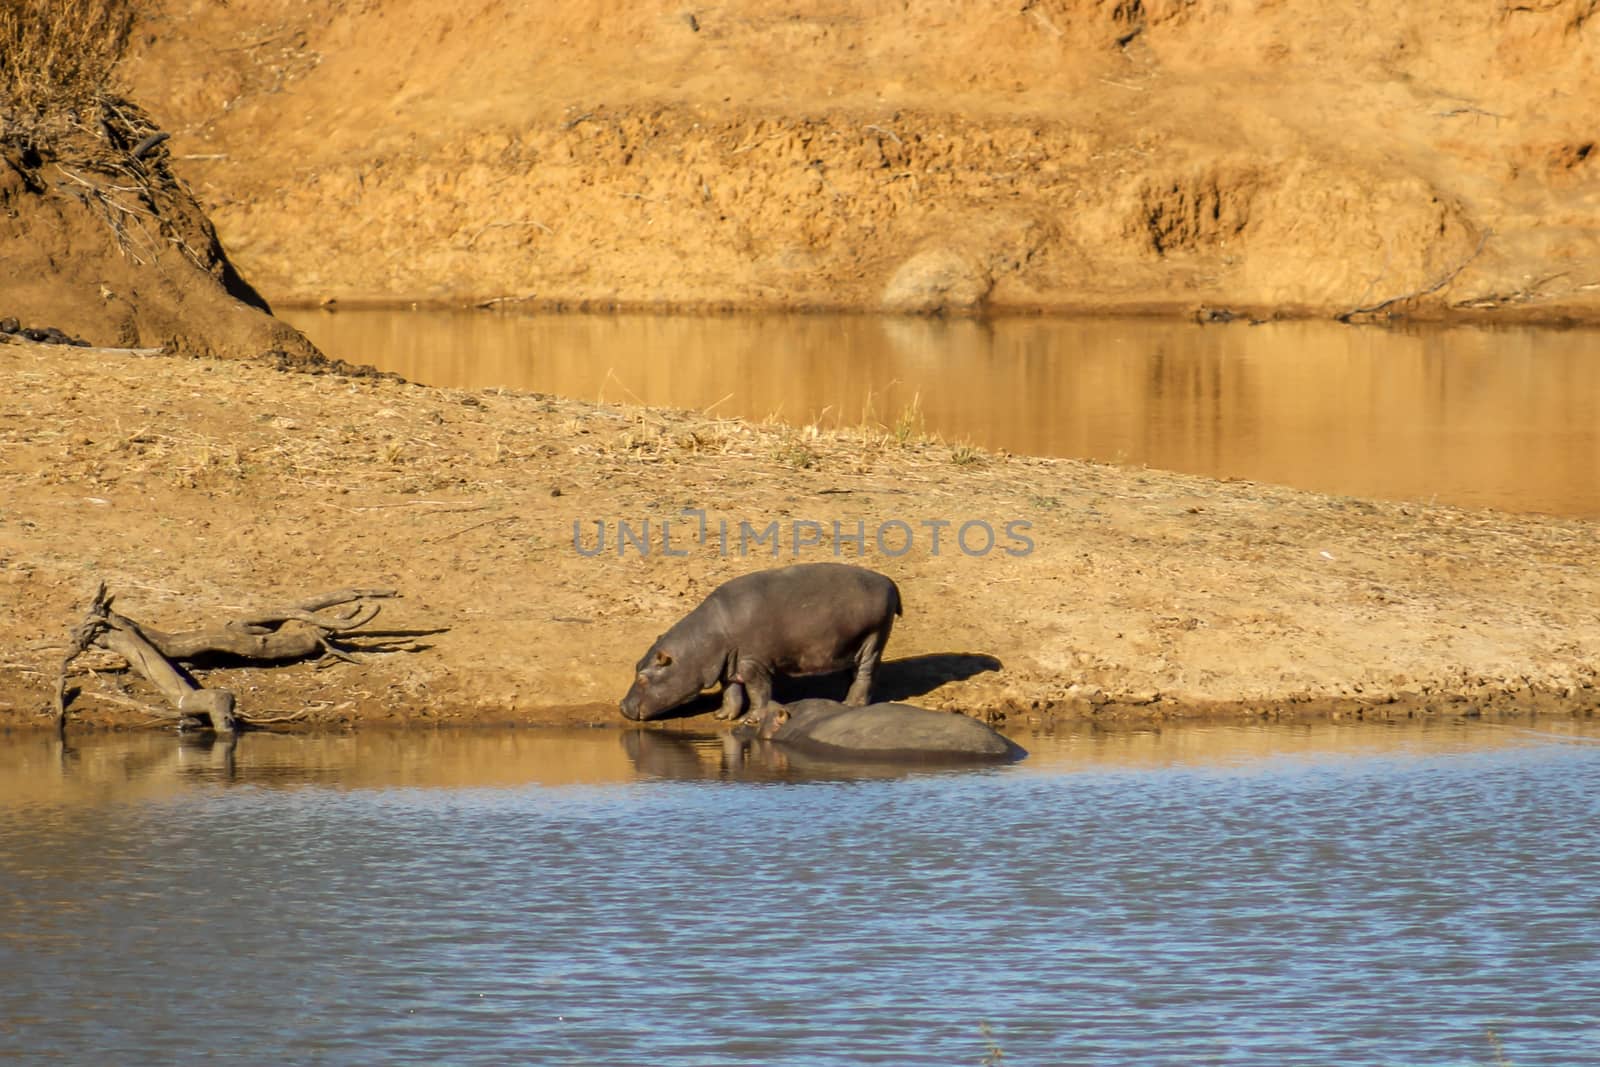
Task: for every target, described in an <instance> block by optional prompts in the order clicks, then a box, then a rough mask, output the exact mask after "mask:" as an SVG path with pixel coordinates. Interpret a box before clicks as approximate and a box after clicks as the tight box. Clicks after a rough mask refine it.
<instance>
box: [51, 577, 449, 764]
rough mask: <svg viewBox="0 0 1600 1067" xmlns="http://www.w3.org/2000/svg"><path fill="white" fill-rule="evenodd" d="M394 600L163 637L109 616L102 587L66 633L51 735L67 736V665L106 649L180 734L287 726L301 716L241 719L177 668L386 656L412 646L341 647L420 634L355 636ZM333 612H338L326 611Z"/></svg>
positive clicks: (359, 597) (343, 600) (385, 594)
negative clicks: (154, 697)
mask: <svg viewBox="0 0 1600 1067" xmlns="http://www.w3.org/2000/svg"><path fill="white" fill-rule="evenodd" d="M398 595H399V594H398V593H397V592H396V591H395V590H393V589H338V590H335V591H333V592H331V593H323V594H321V595H320V596H315V597H311V598H309V599H306V600H303V601H300V602H298V603H294V604H289V605H286V606H284V607H280V608H272V609H268V610H265V611H255V612H251V613H249V614H246V615H243V616H241V617H239V618H236V619H232V620H230V621H228V622H224V623H219V624H217V625H214V626H209V627H205V628H203V629H198V630H183V631H179V632H177V633H167V632H165V631H162V630H157V629H155V628H153V627H148V626H143V625H141V624H140V623H137V622H135V621H134V620H132V619H130V618H128V617H127V616H125V615H119V614H117V613H116V612H114V611H112V610H111V601H112V597H111V596H110V595H109V594H108V593H107V592H106V585H105V583H104V582H101V583H99V585H98V586H97V588H96V589H95V593H94V596H93V598H92V599H91V600H90V603H89V609H88V611H87V613H86V614H85V615H84V618H83V621H82V622H80V623H79V624H78V625H77V627H76V628H74V630H73V631H72V640H71V643H70V644H69V646H68V649H67V654H66V657H65V658H64V659H63V660H62V661H61V670H60V673H59V675H58V677H57V679H56V702H55V710H56V730H57V732H65V730H66V724H67V705H68V703H69V698H68V695H67V670H68V668H69V667H70V666H71V664H72V661H73V660H75V659H76V658H77V657H78V656H80V655H82V654H83V653H84V652H86V651H88V650H89V649H91V648H101V649H106V650H108V651H111V652H115V653H116V654H117V655H119V656H121V657H122V658H123V659H125V660H127V661H128V666H130V667H132V668H133V669H134V670H135V671H137V672H139V673H140V674H141V675H143V676H144V677H145V678H146V679H147V680H149V682H150V683H151V684H152V685H154V686H155V687H156V689H157V690H158V691H159V692H160V693H161V695H162V696H163V697H165V698H166V701H167V703H168V704H169V705H170V706H171V710H166V711H158V712H157V713H158V714H161V715H163V716H165V717H166V718H169V719H173V720H176V721H177V722H178V724H179V727H180V728H183V727H186V726H193V725H204V726H209V727H210V728H211V729H213V730H216V731H218V732H220V733H233V732H235V731H237V730H240V729H247V728H249V727H251V726H260V725H266V724H268V723H279V722H292V721H293V720H295V719H297V718H299V717H301V714H303V713H295V714H290V715H280V716H275V717H273V718H270V719H260V718H258V719H249V718H246V717H245V716H243V715H241V714H239V712H238V711H237V709H236V699H235V697H234V694H233V693H231V692H230V691H228V690H226V689H205V688H202V687H201V686H200V684H199V683H198V682H196V681H195V680H194V678H193V677H192V676H191V675H190V674H189V673H188V672H187V671H186V670H184V669H183V667H182V666H180V664H182V663H188V664H191V665H192V664H197V663H201V662H205V661H209V660H213V659H232V660H244V661H246V662H250V663H283V662H288V661H294V660H303V659H307V658H309V657H313V656H315V657H317V658H318V659H319V661H322V662H324V663H325V662H326V661H327V660H328V659H329V658H332V659H337V660H342V661H344V662H349V663H354V662H357V661H356V659H355V657H354V656H353V655H352V654H351V653H352V652H354V651H367V652H387V651H395V650H397V649H400V648H404V647H414V646H406V645H396V644H392V643H390V644H378V645H372V644H368V645H364V646H362V647H361V648H360V649H356V648H353V647H352V646H350V645H349V644H348V642H347V640H346V638H347V637H350V636H360V637H363V638H368V637H379V636H382V637H395V636H414V635H415V634H416V633H419V631H387V632H379V631H364V632H362V633H360V634H357V633H356V631H359V630H361V628H362V627H364V626H366V625H367V624H368V623H370V622H371V621H372V620H373V619H374V618H376V617H377V615H378V612H379V611H380V610H382V606H381V605H379V604H376V603H372V601H375V600H386V599H389V598H392V597H396V596H398ZM333 608H338V609H340V610H338V611H330V610H329V609H333ZM319 665H320V664H319ZM152 710H154V709H152Z"/></svg>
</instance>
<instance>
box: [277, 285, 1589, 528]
mask: <svg viewBox="0 0 1600 1067" xmlns="http://www.w3.org/2000/svg"><path fill="white" fill-rule="evenodd" d="M283 317H284V318H286V319H287V320H288V321H289V322H291V323H292V324H294V325H295V326H298V327H299V328H301V329H302V330H304V331H305V332H306V333H307V334H308V335H309V336H310V337H311V339H312V340H313V341H315V342H316V343H317V344H318V345H320V346H321V347H322V348H323V349H324V351H326V352H328V353H329V354H330V355H332V356H337V357H341V358H344V359H348V360H351V361H355V362H362V363H372V364H375V365H377V366H379V367H383V368H385V369H389V370H394V371H396V372H398V373H400V374H402V375H404V376H406V377H407V378H410V379H412V380H414V381H419V382H425V383H428V384H433V385H445V386H461V387H472V388H484V387H493V386H505V387H508V388H514V389H520V390H529V391H534V392H544V393H552V394H556V395H561V396H568V397H576V398H579V399H583V400H608V401H613V402H635V403H645V404H658V405H667V406H672V407H682V408H695V409H704V410H709V411H711V412H713V413H716V414H725V415H739V416H743V417H746V418H754V419H764V418H767V417H769V416H774V417H777V418H780V419H783V420H786V421H789V422H793V423H801V424H806V423H811V422H818V423H821V424H823V425H841V424H848V425H853V424H859V423H862V422H867V423H869V424H881V425H885V426H894V425H896V424H898V423H900V422H901V421H902V420H905V422H906V425H908V426H913V427H920V428H922V429H925V430H927V431H929V432H933V433H937V434H939V435H941V436H942V437H944V438H945V439H946V440H949V441H953V442H963V441H964V442H969V443H972V444H976V445H979V446H982V447H985V448H990V449H1007V450H1009V451H1012V452H1015V453H1018V454H1026V455H1048V456H1075V457H1080V458H1087V459H1098V460H1104V461H1108V462H1115V463H1128V464H1135V465H1138V464H1145V465H1148V466H1151V467H1157V468H1161V469H1166V470H1176V471H1185V472H1188V473H1192V474H1203V475H1207V476H1210V477H1218V478H1245V479H1250V480H1254V481H1266V482H1277V483H1281V484H1286V485H1294V486H1299V487H1301V488H1306V489H1314V490H1318V491H1322V492H1328V493H1336V494H1341V495H1349V496H1361V497H1376V498H1386V499H1394V500H1419V501H1437V502H1440V503H1449V504H1460V505H1465V506H1473V507H1480V506H1481V507H1494V508H1500V509H1504V510H1510V511H1524V512H1544V513H1550V514H1560V515H1577V516H1590V517H1600V330H1559V329H1549V328H1543V329H1541V328H1534V327H1505V328H1495V329H1487V328H1469V327H1455V328H1437V327H1434V328H1417V329H1407V330H1400V329H1382V328H1375V327H1351V326H1344V325H1341V324H1338V323H1333V322H1283V323H1267V324H1263V325H1260V326H1249V325H1245V324H1242V323H1234V324H1230V325H1227V326H1205V327H1202V326H1197V325H1194V324H1192V323H1182V322H1171V321H1158V320H1116V321H1085V320H1080V319H1050V318H1001V319H996V320H992V321H984V322H979V321H968V320H956V321H942V320H938V319H917V318H901V317H875V316H864V315H861V316H841V315H807V316H795V315H788V316H774V315H767V316H730V317H710V316H649V315H614V316H611V315H576V314H574V315H511V314H493V313H487V312H471V311H455V312H407V311H358V312H338V313H334V314H329V313H326V312H321V311H291V312H285V313H284V316H283Z"/></svg>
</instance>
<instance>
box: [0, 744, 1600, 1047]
mask: <svg viewBox="0 0 1600 1067" xmlns="http://www.w3.org/2000/svg"><path fill="white" fill-rule="evenodd" d="M1491 739H1492V740H1493V742H1494V743H1493V744H1486V743H1479V742H1480V739H1478V738H1477V736H1476V735H1474V734H1472V733H1471V732H1470V731H1463V732H1462V733H1460V735H1459V736H1457V737H1454V738H1453V740H1452V742H1451V743H1449V744H1445V745H1437V744H1430V745H1426V746H1411V745H1408V744H1406V743H1403V742H1401V743H1396V744H1394V745H1386V746H1384V747H1382V748H1378V749H1373V750H1370V751H1355V752H1351V751H1329V752H1326V753H1320V752H1318V751H1316V750H1315V749H1312V750H1306V751H1299V752H1296V753H1295V754H1293V755H1291V756H1273V755H1265V756H1259V757H1254V758H1248V759H1224V760H1217V761H1209V762H1208V761H1204V760H1201V761H1189V760H1183V759H1172V760H1160V759H1157V760H1151V761H1145V762H1142V763H1131V764H1130V763H1127V762H1122V763H1106V762H1100V761H1097V760H1096V759H1094V758H1085V757H1083V756H1081V755H1080V754H1079V752H1080V750H1079V749H1077V748H1073V747H1071V746H1069V745H1068V744H1066V743H1065V742H1062V741H1059V740H1054V739H1051V738H1047V737H1038V738H1024V739H1023V740H1024V743H1025V744H1027V746H1028V747H1029V748H1030V749H1032V750H1033V756H1032V758H1031V759H1030V760H1028V761H1026V762H1024V763H1022V764H1019V765H1016V766H1010V767H1005V768H1000V769H990V770H982V771H977V772H970V773H957V772H945V773H919V774H908V775H899V776H893V775H885V776H853V775H851V774H848V773H843V772H839V773H830V774H826V775H811V776H808V775H789V776H788V777H783V776H776V777H774V776H768V777H766V778H765V779H763V778H761V777H759V776H741V775H739V774H734V773H730V772H728V771H727V770H726V769H718V768H717V766H716V765H715V761H714V760H711V759H709V758H705V759H702V760H701V764H700V766H701V767H702V768H707V767H709V768H710V769H709V770H704V772H703V773H702V774H700V775H697V776H678V777H670V776H669V777H662V776H658V775H655V774H649V773H640V774H638V775H637V776H635V777H633V778H631V780H630V779H626V778H625V779H623V780H614V781H601V782H595V783H592V784H581V783H579V784H569V785H562V786H550V785H544V784H536V783H529V784H524V785H510V786H505V785H501V786H496V787H492V788H490V787H483V786H474V785H471V784H465V785H457V786H453V787H399V786H393V785H383V784H381V783H380V784H360V785H353V784H351V783H350V782H347V781H344V780H343V778H342V776H341V773H340V772H339V771H338V770H337V768H335V770H333V771H331V772H330V771H329V770H328V768H327V766H326V764H325V761H324V762H322V763H318V767H319V770H318V772H317V774H315V775H311V774H309V773H308V774H307V776H306V777H305V778H304V779H303V780H302V779H298V778H297V777H296V775H295V774H294V773H293V768H292V767H288V768H287V769H286V768H284V767H279V768H277V770H276V772H275V773H274V774H273V775H272V776H271V777H261V778H258V779H257V780H255V781H252V778H251V775H250V774H249V773H248V769H249V742H250V739H246V741H245V742H244V743H242V744H241V750H240V753H239V755H238V761H239V765H238V767H237V768H233V769H232V771H231V772H230V775H229V776H227V777H226V778H222V777H218V778H215V779H210V778H205V777H204V776H202V777H200V778H197V779H195V780H193V781H191V782H189V783H188V784H186V785H184V787H183V788H180V789H177V790H174V791H169V792H165V793H157V794H154V795H149V796H146V795H129V796H123V795H120V794H119V793H118V792H117V791H116V790H114V789H110V788H109V787H107V789H106V791H105V793H104V795H102V796H97V797H95V798H94V799H92V800H90V801H85V800H83V799H82V798H80V797H72V798H69V799H52V798H50V797H45V798H43V799H38V798H35V799H31V800H30V799H24V800H21V801H18V802H16V803H13V804H9V805H7V807H6V808H5V809H4V810H3V812H0V914H3V916H4V917H3V919H0V923H3V926H0V1059H8V1060H18V1061H25V1062H67V1063H96V1062H98V1063H103V1064H135V1063H199V1062H218V1061H223V1062H241V1063H401V1064H411V1063H416V1064H423V1063H426V1064H435V1063H451V1064H500V1063H529V1064H545V1063H555V1064H663V1065H676V1064H681V1065H697V1067H699V1065H720V1064H758V1063H759V1064H775V1063H793V1064H857V1063H888V1064H922V1063H927V1064H980V1063H1002V1062H1003V1063H1016V1064H1130V1065H1132V1064H1140V1065H1145V1064H1261V1065H1285V1064H1317V1065H1325V1064H1339V1065H1347V1064H1396V1065H1424V1064H1490V1065H1492V1064H1500V1063H1515V1064H1517V1065H1519V1067H1533V1065H1541V1064H1548V1065H1560V1067H1570V1065H1575V1064H1582V1063H1587V1062H1600V922H1597V920H1600V838H1597V827H1600V744H1596V743H1594V742H1593V739H1592V738H1591V739H1587V740H1586V739H1583V738H1570V739H1564V738H1554V737H1541V736H1539V735H1535V734H1533V733H1531V732H1524V733H1522V734H1520V735H1518V737H1517V739H1516V740H1515V742H1514V743H1506V735H1505V733H1504V732H1501V733H1496V734H1491ZM552 743H556V742H552ZM610 743H613V744H614V742H610ZM682 744H683V745H684V746H686V747H687V748H688V749H690V755H691V756H696V755H697V756H700V757H705V756H706V754H707V753H709V752H711V751H712V750H711V748H710V747H709V746H711V745H713V744H714V742H709V741H707V742H690V741H685V742H683V743H682ZM696 746H699V747H698V748H697V747H696ZM691 763H692V761H691ZM690 765H691V764H689V763H686V764H684V765H683V766H686V767H687V766H690ZM240 769H242V770H243V771H244V772H245V773H240ZM683 775H689V772H688V771H687V770H686V771H684V772H683Z"/></svg>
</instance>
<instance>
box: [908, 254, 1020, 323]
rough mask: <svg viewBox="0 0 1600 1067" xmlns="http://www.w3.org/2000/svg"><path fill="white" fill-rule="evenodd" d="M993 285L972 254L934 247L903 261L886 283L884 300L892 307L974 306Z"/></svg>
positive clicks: (933, 309)
mask: <svg viewBox="0 0 1600 1067" xmlns="http://www.w3.org/2000/svg"><path fill="white" fill-rule="evenodd" d="M993 287H994V281H993V280H992V279H991V278H990V277H989V272H988V271H986V270H985V269H984V268H983V267H982V266H981V265H980V264H978V263H977V262H976V261H975V260H973V259H972V257H970V256H967V255H964V254H962V253H960V252H957V251H955V250H954V249H950V248H931V249H928V250H926V251H923V252H918V253H917V254H915V255H913V256H912V257H911V258H910V259H908V260H906V261H905V262H904V263H902V264H900V268H899V269H898V270H896V271H895V272H894V276H893V277H891V278H890V279H889V284H888V285H887V286H885V287H884V290H883V303H884V306H885V307H886V308H887V309H888V310H890V311H913V312H923V313H933V312H939V311H960V310H975V309H977V308H979V307H981V306H982V305H983V302H984V300H985V299H987V297H988V296H989V290H990V289H992V288H993Z"/></svg>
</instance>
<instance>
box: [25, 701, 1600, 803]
mask: <svg viewBox="0 0 1600 1067" xmlns="http://www.w3.org/2000/svg"><path fill="white" fill-rule="evenodd" d="M1002 732H1003V733H1005V734H1006V735H1007V736H1008V737H1010V738H1011V739H1012V740H1014V741H1016V742H1017V743H1018V744H1020V745H1021V746H1022V747H1023V748H1024V749H1026V750H1027V752H1028V758H1027V760H1025V761H1024V762H1022V763H1021V764H1016V765H1009V764H1008V765H1002V766H1001V767H999V768H996V767H992V766H986V767H980V768H977V769H978V770H979V771H980V772H989V771H994V770H1005V771H1008V772H1010V771H1016V772H1019V773H1027V774H1046V775H1049V774H1061V773H1077V772H1085V771H1097V770H1106V769H1109V768H1123V769H1141V770H1151V769H1162V768H1173V767H1186V766H1188V767H1199V766H1244V765H1266V764H1269V763H1271V762H1272V761H1277V760H1285V759H1289V760H1322V759H1329V758H1335V757H1338V758H1373V757H1379V756H1393V755H1397V754H1400V755H1407V756H1426V755H1436V754H1440V753H1453V752H1462V751H1480V750H1486V749H1494V748H1509V747H1516V746H1523V745H1528V744H1538V743H1549V742H1562V743H1572V744H1591V745H1600V726H1596V725H1593V724H1587V723H1585V722H1584V721H1583V720H1574V719H1560V720H1552V721H1550V722H1547V723H1543V724H1541V725H1539V726H1538V727H1534V726H1529V725H1516V724H1497V723H1485V722H1477V721H1466V720H1459V721H1446V722H1408V723H1385V724H1368V723H1331V722H1314V723H1300V724H1292V725H1291V724H1282V725H1277V724H1260V725H1189V726H1171V727H1167V728H1161V727H1138V728H1134V727H1121V728H1110V729H1107V728H1099V727H1095V726H1093V725H1085V724H1070V725H1067V726H1064V727H1062V728H1060V729H1056V730H1051V731H1048V732H1040V731H1037V730H1031V729H1027V728H1024V727H1019V726H1015V725H1013V726H1002ZM931 770H940V768H938V767H936V766H930V765H925V764H915V763H913V764H907V763H905V762H903V761H896V762H891V763H874V762H873V761H870V760H857V759H843V760H836V759H827V758H822V757H819V756H816V755H814V754H807V753H803V752H796V751H794V750H792V749H789V748H786V747H785V746H781V745H773V744H771V743H769V742H759V743H756V742H750V741H739V740H736V739H735V738H733V737H732V735H731V734H730V733H728V732H727V731H720V732H719V731H715V730H709V729H707V728H706V723H705V722H703V721H683V722H676V723H672V724H657V725H652V726H650V727H644V728H632V727H629V728H624V729H590V728H584V729H568V728H554V727H551V728H540V727H535V728H523V729H504V728H496V729H482V730H442V731H421V730H417V731H406V730H364V731H361V732H358V733H351V734H332V735H329V734H315V735H297V734H279V733H247V734H244V735H242V736H241V737H239V738H238V739H237V740H235V741H229V740H226V739H220V738H217V737H215V736H205V735H200V736H189V735H176V734H172V733H168V732H165V731H160V732H158V731H139V732H130V733H85V734H80V735H69V736H68V740H67V741H66V743H65V744H63V743H61V742H59V741H57V740H56V739H55V737H54V736H53V735H46V734H43V733H40V734H20V735H15V736H13V737H12V738H10V739H8V740H7V741H6V743H5V744H3V745H0V809H4V808H7V807H10V808H17V807H20V806H23V805H29V804H33V805H38V804H46V805H58V804H60V805H68V806H76V805H111V804H122V803H128V802H139V803H144V802H152V801H154V802H162V801H166V800H170V799H174V798H178V797H181V796H182V795H184V794H187V793H191V792H194V791H197V790H207V789H215V788H220V787H229V786H231V787H247V788H262V789H279V788H300V787H308V786H309V787H320V788H328V789H340V790H362V789H484V788H488V789H521V788H530V787H539V788H551V787H561V786H595V785H620V784H630V783H634V782H637V781H639V780H641V779H647V780H648V779H654V780H675V781H788V782H805V781H824V780H827V781H833V780H847V779H852V778H880V777H904V776H907V775H916V774H923V773H928V772H929V771H931Z"/></svg>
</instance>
